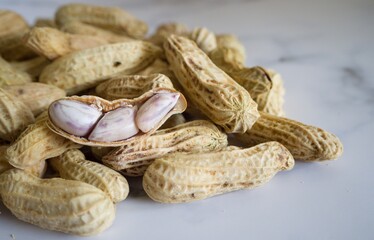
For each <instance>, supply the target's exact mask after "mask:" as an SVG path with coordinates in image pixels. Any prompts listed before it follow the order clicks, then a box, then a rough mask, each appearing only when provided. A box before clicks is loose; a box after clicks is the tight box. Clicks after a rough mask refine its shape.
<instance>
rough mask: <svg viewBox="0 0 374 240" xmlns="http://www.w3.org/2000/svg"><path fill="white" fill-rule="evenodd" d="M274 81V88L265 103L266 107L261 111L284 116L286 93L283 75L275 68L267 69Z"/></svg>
mask: <svg viewBox="0 0 374 240" xmlns="http://www.w3.org/2000/svg"><path fill="white" fill-rule="evenodd" d="M267 71H268V72H269V76H270V78H271V81H272V88H271V90H270V93H269V95H268V97H267V100H266V102H265V104H264V108H263V109H262V110H260V111H263V112H266V113H269V114H272V115H276V116H284V115H285V113H284V109H283V105H284V94H285V88H284V84H283V80H282V77H281V75H280V74H279V73H277V72H275V71H273V70H267Z"/></svg>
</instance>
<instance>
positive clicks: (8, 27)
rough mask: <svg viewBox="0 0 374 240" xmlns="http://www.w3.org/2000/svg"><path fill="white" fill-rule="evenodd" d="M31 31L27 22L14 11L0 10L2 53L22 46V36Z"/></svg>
mask: <svg viewBox="0 0 374 240" xmlns="http://www.w3.org/2000/svg"><path fill="white" fill-rule="evenodd" d="M28 31H29V26H28V24H27V22H26V20H25V19H24V18H23V17H22V16H21V15H19V14H18V13H15V12H13V11H9V10H0V53H3V52H4V51H5V50H8V49H13V48H15V47H17V46H18V45H19V44H20V41H21V39H22V36H23V35H24V34H25V33H27V32H28Z"/></svg>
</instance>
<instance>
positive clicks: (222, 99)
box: [164, 35, 259, 133]
mask: <svg viewBox="0 0 374 240" xmlns="http://www.w3.org/2000/svg"><path fill="white" fill-rule="evenodd" d="M164 48H165V53H166V57H167V59H168V62H169V63H170V66H171V69H172V70H173V72H174V73H175V75H176V77H177V79H178V81H179V83H180V84H181V85H182V87H183V89H184V92H185V94H186V96H187V97H188V99H189V100H190V101H191V102H192V103H193V105H195V106H196V107H198V108H199V110H200V111H201V112H203V113H204V114H205V115H207V117H209V118H210V119H211V120H212V121H213V122H214V123H216V124H217V125H220V126H222V127H223V128H224V129H225V131H226V132H228V133H233V132H241V133H244V132H245V131H247V130H248V129H250V128H251V126H252V125H253V124H254V122H255V121H256V119H257V118H258V117H259V113H258V112H257V104H256V103H255V102H254V101H253V100H252V99H251V96H250V95H249V93H248V92H247V91H246V90H245V89H244V88H243V87H241V86H240V85H239V84H238V83H236V82H235V81H234V80H233V79H232V78H231V77H230V76H228V75H227V74H226V73H225V72H224V71H222V70H221V69H219V68H218V67H217V66H215V65H214V64H213V62H212V61H211V60H210V59H209V58H208V56H207V55H206V54H205V53H204V52H203V51H201V50H200V49H199V48H198V47H197V46H196V44H195V43H194V42H193V41H191V40H188V39H186V38H183V37H178V36H175V35H172V36H170V37H169V38H168V40H167V42H165V45H164Z"/></svg>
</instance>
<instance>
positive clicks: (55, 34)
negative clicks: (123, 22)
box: [23, 27, 109, 60]
mask: <svg viewBox="0 0 374 240" xmlns="http://www.w3.org/2000/svg"><path fill="white" fill-rule="evenodd" d="M23 41H24V44H25V45H26V46H27V47H29V48H30V49H32V50H33V51H34V52H36V53H37V54H39V55H41V56H44V57H46V58H48V59H50V60H53V59H56V58H58V57H61V56H64V55H66V54H68V53H71V52H75V51H79V50H83V49H86V48H92V47H97V46H100V45H105V44H109V42H108V41H105V40H103V39H101V38H99V37H94V36H86V35H77V34H74V35H73V34H69V33H64V32H61V31H59V30H57V29H55V28H49V27H35V28H33V29H31V31H30V32H28V33H27V34H26V35H25V36H24V38H23Z"/></svg>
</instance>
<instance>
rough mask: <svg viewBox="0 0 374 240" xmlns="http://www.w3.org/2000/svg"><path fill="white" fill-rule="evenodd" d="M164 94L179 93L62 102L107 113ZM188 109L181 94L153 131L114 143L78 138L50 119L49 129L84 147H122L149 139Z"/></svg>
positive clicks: (85, 98)
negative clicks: (74, 102)
mask: <svg viewBox="0 0 374 240" xmlns="http://www.w3.org/2000/svg"><path fill="white" fill-rule="evenodd" d="M163 92H164V93H166V92H169V93H178V92H177V91H175V90H174V89H168V88H157V89H152V90H150V91H148V92H146V93H144V94H143V95H141V96H139V97H138V98H134V99H118V100H114V101H108V100H105V99H103V98H100V97H96V96H81V97H78V96H71V97H66V98H62V99H60V100H74V101H78V102H81V103H85V104H87V105H91V106H95V107H96V108H97V109H100V110H101V111H102V112H103V113H106V112H109V111H112V110H114V109H117V108H120V107H135V106H139V105H141V104H143V103H144V102H146V101H147V100H148V99H149V98H151V97H152V96H154V95H155V94H157V93H163ZM186 107H187V102H186V99H185V98H184V96H183V95H182V94H180V93H179V99H178V101H177V103H176V105H175V106H174V108H173V109H172V110H171V111H169V112H168V113H167V114H166V116H165V117H164V118H163V119H161V121H160V122H159V123H158V124H157V125H156V126H155V127H154V128H153V129H151V130H150V131H149V132H147V133H142V132H139V133H138V134H136V135H135V136H133V137H130V138H127V139H124V140H119V141H114V142H104V141H94V140H91V141H90V140H88V139H87V138H84V137H78V136H75V135H72V134H69V133H67V132H65V131H64V130H62V129H61V128H59V127H58V126H56V125H55V124H54V123H53V122H52V121H51V120H50V119H49V121H48V127H49V128H50V129H51V130H52V131H53V132H55V133H57V134H59V135H60V136H62V137H64V138H67V139H70V140H71V141H73V142H76V143H79V144H82V145H86V146H101V147H114V146H121V145H123V144H125V143H126V142H128V141H132V140H135V141H138V140H140V139H142V138H145V137H148V136H149V135H151V134H153V133H154V132H155V131H156V130H157V129H158V128H159V127H160V126H161V125H162V124H163V123H164V122H165V121H166V120H167V119H168V118H169V117H170V116H171V115H173V114H177V113H181V112H183V111H184V110H185V109H186Z"/></svg>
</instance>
